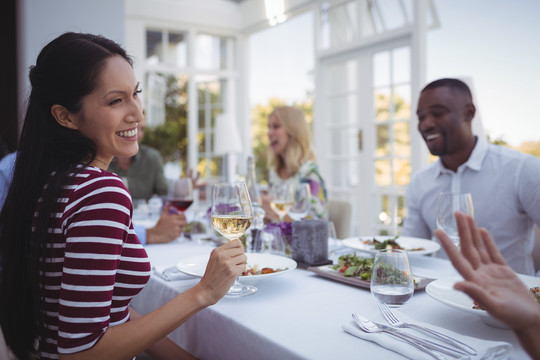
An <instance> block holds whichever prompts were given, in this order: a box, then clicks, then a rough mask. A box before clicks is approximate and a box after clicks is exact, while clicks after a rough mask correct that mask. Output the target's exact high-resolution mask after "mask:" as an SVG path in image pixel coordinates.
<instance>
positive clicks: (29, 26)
mask: <svg viewBox="0 0 540 360" xmlns="http://www.w3.org/2000/svg"><path fill="white" fill-rule="evenodd" d="M124 8H125V6H124V0H91V1H87V0H21V1H20V3H19V18H20V23H19V29H20V34H19V36H18V39H19V40H18V41H19V56H20V59H19V63H20V64H21V67H20V68H19V76H18V78H19V89H21V92H20V93H19V105H20V106H19V109H20V112H19V113H20V114H21V117H24V105H23V104H24V103H25V101H26V96H27V95H28V91H29V81H28V68H29V67H30V66H31V65H33V64H35V62H36V58H37V56H38V54H39V52H40V51H41V49H42V48H43V47H44V46H45V45H46V44H47V43H48V42H49V41H51V40H52V39H54V38H55V37H57V36H58V35H61V34H62V33H64V32H67V31H74V32H87V33H94V34H100V35H103V36H106V37H108V38H110V39H112V40H114V41H116V42H118V43H120V44H122V45H123V44H124V31H125V30H124V29H125V26H124V23H125V20H124V19H125V9H124Z"/></svg>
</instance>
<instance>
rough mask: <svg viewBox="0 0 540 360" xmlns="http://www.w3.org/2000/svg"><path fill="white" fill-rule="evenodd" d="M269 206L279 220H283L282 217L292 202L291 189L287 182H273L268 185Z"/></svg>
mask: <svg viewBox="0 0 540 360" xmlns="http://www.w3.org/2000/svg"><path fill="white" fill-rule="evenodd" d="M268 195H269V197H270V207H271V208H272V210H274V211H275V212H276V214H278V216H279V221H280V222H281V221H283V217H284V216H285V214H287V212H288V211H289V209H290V207H291V206H292V204H293V191H292V187H291V185H290V184H288V183H284V184H274V185H272V186H271V187H270V193H269V194H268Z"/></svg>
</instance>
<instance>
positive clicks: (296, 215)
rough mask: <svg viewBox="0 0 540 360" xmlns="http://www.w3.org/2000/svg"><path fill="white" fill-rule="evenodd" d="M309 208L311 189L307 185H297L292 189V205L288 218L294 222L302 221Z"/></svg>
mask: <svg viewBox="0 0 540 360" xmlns="http://www.w3.org/2000/svg"><path fill="white" fill-rule="evenodd" d="M310 208H311V188H310V187H309V184H305V183H302V184H298V185H296V187H295V188H294V194H293V204H292V206H291V207H290V208H289V212H288V214H289V216H290V217H291V218H292V219H293V220H295V221H298V220H302V219H303V218H305V217H306V216H307V214H308V213H309V209H310Z"/></svg>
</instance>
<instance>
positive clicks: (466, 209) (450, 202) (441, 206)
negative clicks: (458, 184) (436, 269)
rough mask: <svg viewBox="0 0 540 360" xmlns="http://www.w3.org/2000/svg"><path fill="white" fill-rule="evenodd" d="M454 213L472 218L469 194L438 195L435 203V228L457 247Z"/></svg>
mask: <svg viewBox="0 0 540 360" xmlns="http://www.w3.org/2000/svg"><path fill="white" fill-rule="evenodd" d="M456 211H459V212H460V213H463V214H465V215H469V216H471V217H474V207H473V202H472V197H471V194H468V193H445V192H443V193H440V194H439V200H438V202H437V214H436V216H437V218H436V219H437V227H438V228H439V229H441V230H443V231H444V232H445V233H446V234H447V235H448V237H449V238H450V239H451V240H452V242H453V243H454V245H456V246H457V247H459V233H458V228H457V224H456V218H455V217H454V213H455V212H456Z"/></svg>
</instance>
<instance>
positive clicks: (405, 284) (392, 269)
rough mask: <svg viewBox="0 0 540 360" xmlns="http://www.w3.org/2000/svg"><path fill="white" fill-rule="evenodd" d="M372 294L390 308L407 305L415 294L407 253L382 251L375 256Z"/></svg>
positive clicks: (393, 250)
mask: <svg viewBox="0 0 540 360" xmlns="http://www.w3.org/2000/svg"><path fill="white" fill-rule="evenodd" d="M370 289H371V294H372V295H373V296H374V297H375V298H376V299H377V300H378V301H379V302H381V303H384V304H386V305H388V306H390V307H398V306H401V305H403V304H405V303H406V302H407V301H408V300H409V299H410V298H411V297H412V295H413V293H414V280H413V276H412V273H411V267H410V265H409V257H408V256H407V252H406V251H403V250H396V249H385V250H380V251H378V252H377V253H376V254H375V260H374V262H373V272H372V274H371V286H370Z"/></svg>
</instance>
